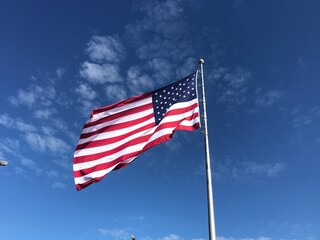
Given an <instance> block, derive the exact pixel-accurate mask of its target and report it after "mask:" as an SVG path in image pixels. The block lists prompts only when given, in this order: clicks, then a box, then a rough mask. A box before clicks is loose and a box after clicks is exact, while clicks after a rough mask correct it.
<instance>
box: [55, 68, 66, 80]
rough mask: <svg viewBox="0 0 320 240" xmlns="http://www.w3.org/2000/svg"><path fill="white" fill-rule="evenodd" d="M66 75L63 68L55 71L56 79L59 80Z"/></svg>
mask: <svg viewBox="0 0 320 240" xmlns="http://www.w3.org/2000/svg"><path fill="white" fill-rule="evenodd" d="M65 73H66V70H65V69H63V68H57V69H56V74H57V77H58V78H61V77H62V76H63V75H64V74H65Z"/></svg>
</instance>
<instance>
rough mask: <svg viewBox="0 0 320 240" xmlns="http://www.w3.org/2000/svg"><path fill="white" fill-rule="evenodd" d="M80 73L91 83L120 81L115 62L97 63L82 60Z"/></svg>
mask: <svg viewBox="0 0 320 240" xmlns="http://www.w3.org/2000/svg"><path fill="white" fill-rule="evenodd" d="M80 75H81V77H83V78H84V79H86V80H88V81H89V82H90V83H93V84H104V83H116V82H122V81H123V79H122V77H121V76H120V70H119V67H118V65H115V64H109V63H105V64H97V63H90V62H87V61H86V62H84V63H83V64H82V65H81V69H80Z"/></svg>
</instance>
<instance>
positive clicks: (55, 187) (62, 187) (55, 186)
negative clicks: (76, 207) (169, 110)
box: [52, 182, 67, 189]
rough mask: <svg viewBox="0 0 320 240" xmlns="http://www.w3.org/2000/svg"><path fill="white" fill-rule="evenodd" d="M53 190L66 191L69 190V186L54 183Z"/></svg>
mask: <svg viewBox="0 0 320 240" xmlns="http://www.w3.org/2000/svg"><path fill="white" fill-rule="evenodd" d="M52 188H53V189H66V188H67V184H65V183H62V182H54V183H53V184H52Z"/></svg>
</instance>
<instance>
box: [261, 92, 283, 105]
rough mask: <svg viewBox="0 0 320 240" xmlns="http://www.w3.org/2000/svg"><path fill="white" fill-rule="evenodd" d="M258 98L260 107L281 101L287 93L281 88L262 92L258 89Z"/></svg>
mask: <svg viewBox="0 0 320 240" xmlns="http://www.w3.org/2000/svg"><path fill="white" fill-rule="evenodd" d="M256 94H257V98H256V101H255V104H256V106H258V107H269V106H271V105H273V104H274V103H276V102H277V101H279V100H280V99H281V98H282V97H283V96H284V95H285V94H284V92H282V91H280V90H268V91H266V92H263V93H261V91H260V90H257V91H256Z"/></svg>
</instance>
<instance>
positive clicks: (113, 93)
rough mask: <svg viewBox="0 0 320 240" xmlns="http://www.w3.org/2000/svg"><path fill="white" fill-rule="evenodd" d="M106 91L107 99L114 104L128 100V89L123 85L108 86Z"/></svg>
mask: <svg viewBox="0 0 320 240" xmlns="http://www.w3.org/2000/svg"><path fill="white" fill-rule="evenodd" d="M105 89H106V96H107V98H108V99H109V100H110V101H112V102H117V101H120V100H122V99H126V98H128V94H127V91H126V89H125V88H124V87H123V86H121V85H117V84H112V85H108V86H106V88H105Z"/></svg>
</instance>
